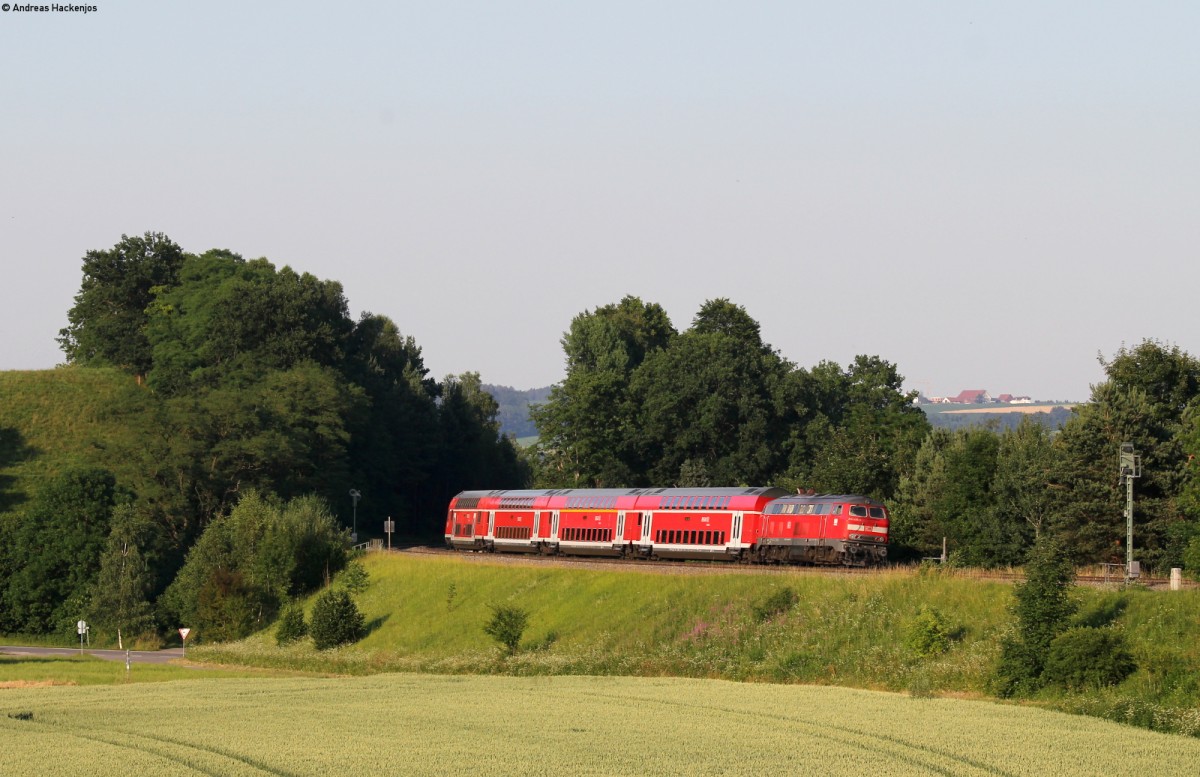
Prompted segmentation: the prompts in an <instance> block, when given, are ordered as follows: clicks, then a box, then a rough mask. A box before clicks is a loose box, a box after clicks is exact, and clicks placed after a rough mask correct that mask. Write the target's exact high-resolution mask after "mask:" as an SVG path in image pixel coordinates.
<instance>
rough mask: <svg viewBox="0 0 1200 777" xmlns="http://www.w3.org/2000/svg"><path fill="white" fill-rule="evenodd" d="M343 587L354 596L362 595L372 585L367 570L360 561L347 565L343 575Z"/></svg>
mask: <svg viewBox="0 0 1200 777" xmlns="http://www.w3.org/2000/svg"><path fill="white" fill-rule="evenodd" d="M341 582H342V587H343V588H345V589H346V590H347V591H349V592H350V593H352V594H361V593H362V592H363V591H365V590H367V587H368V586H369V585H370V576H369V575H368V574H367V568H366V567H364V566H363V564H362V562H361V561H359V560H358V559H354V560H353V561H351V562H349V563H348V564H346V568H345V569H343V570H342V574H341Z"/></svg>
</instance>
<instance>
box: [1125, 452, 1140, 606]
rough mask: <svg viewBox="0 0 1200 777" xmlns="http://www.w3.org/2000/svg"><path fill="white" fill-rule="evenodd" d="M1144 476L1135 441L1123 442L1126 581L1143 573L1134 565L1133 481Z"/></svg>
mask: <svg viewBox="0 0 1200 777" xmlns="http://www.w3.org/2000/svg"><path fill="white" fill-rule="evenodd" d="M1141 476H1142V457H1141V454H1139V453H1138V452H1137V451H1135V450H1134V449H1133V443H1131V442H1126V443H1121V484H1122V485H1124V486H1125V582H1126V583H1128V582H1129V581H1130V580H1132V579H1133V578H1135V577H1138V576H1139V575H1140V574H1141V570H1140V569H1138V568H1135V567H1134V565H1133V481H1134V479H1135V478H1140V477H1141Z"/></svg>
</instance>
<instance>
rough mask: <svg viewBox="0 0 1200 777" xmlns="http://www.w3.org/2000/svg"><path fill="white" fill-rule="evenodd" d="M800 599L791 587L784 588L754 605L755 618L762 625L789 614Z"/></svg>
mask: <svg viewBox="0 0 1200 777" xmlns="http://www.w3.org/2000/svg"><path fill="white" fill-rule="evenodd" d="M798 600H799V597H798V596H796V592H795V591H793V590H792V589H791V588H790V587H788V586H784V587H783V588H780V589H779V590H778V591H776V592H775V593H773V594H771V595H770V596H768V597H767V598H766V599H764V600H763V601H761V602H759V603H758V604H756V605H754V618H755V619H756V620H757V621H759V622H760V623H762V622H765V621H769V620H770V619H771V618H774V617H775V616H776V615H780V614H782V613H785V612H787V611H788V610H790V609H792V607H794V606H795V605H796V602H797V601H798Z"/></svg>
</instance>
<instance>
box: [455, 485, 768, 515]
mask: <svg viewBox="0 0 1200 777" xmlns="http://www.w3.org/2000/svg"><path fill="white" fill-rule="evenodd" d="M787 495H788V492H787V491H784V490H783V489H781V488H770V487H754V488H742V487H732V488H559V489H544V490H536V489H514V490H499V491H463V492H462V493H460V494H458V495H457V496H455V497H454V498H453V499H452V500H451V505H452V506H453V507H455V508H458V509H467V510H473V509H477V508H478V509H501V510H505V509H510V510H512V509H516V510H521V509H523V510H529V509H547V508H549V509H556V508H565V509H584V510H587V509H601V510H603V509H616V510H648V509H649V510H652V509H658V508H659V507H660V506H662V505H664V504H670V505H671V506H673V507H675V508H678V509H690V508H691V507H692V506H693V505H691V504H690V503H688V502H687V500H688V499H689V498H695V499H697V500H702V499H705V498H708V499H712V500H714V501H713V502H711V503H705V506H706V507H707V508H709V509H712V508H716V507H717V505H716V503H715V500H717V499H720V500H721V504H722V505H723V509H732V510H740V509H758V505H761V504H763V503H765V502H769V501H771V500H772V499H778V498H779V497H782V496H787ZM699 504H700V503H699V502H697V503H696V505H695V506H696V507H699ZM685 505H686V507H685Z"/></svg>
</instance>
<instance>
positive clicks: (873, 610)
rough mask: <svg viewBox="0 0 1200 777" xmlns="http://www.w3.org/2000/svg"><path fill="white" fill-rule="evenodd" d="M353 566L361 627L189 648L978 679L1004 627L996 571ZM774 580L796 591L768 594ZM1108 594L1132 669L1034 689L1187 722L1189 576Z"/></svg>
mask: <svg viewBox="0 0 1200 777" xmlns="http://www.w3.org/2000/svg"><path fill="white" fill-rule="evenodd" d="M366 565H367V569H368V571H369V573H370V578H371V585H370V587H369V588H368V590H367V591H366V592H364V593H363V594H361V595H360V596H359V597H358V603H359V606H360V608H361V609H362V611H363V613H364V614H365V616H366V619H367V622H368V625H369V629H370V631H369V633H368V635H367V637H366V638H365V639H364V640H362V641H361V642H360V643H358V644H356V645H354V646H350V647H346V648H341V649H338V650H333V651H327V652H318V651H316V650H314V649H313V647H312V644H311V641H310V640H302V641H301V642H299V643H296V644H294V645H291V646H288V647H286V648H280V647H277V646H276V645H275V643H274V639H273V634H271V633H269V632H264V633H263V634H261V635H258V636H255V637H251V638H250V639H247V640H244V641H242V642H240V643H235V644H229V645H215V646H203V647H197V648H195V649H192V652H191V655H192V656H193V657H194V658H201V659H205V660H214V661H220V662H226V663H243V664H250V665H257V666H268V667H279V668H291V669H303V670H307V671H325V672H340V673H346V674H367V673H374V672H383V671H418V672H434V673H440V674H476V673H499V674H511V675H639V676H675V677H693V678H720V679H728V680H739V681H749V682H771V683H788V684H791V683H805V684H818V685H845V686H853V687H859V688H869V689H879V690H892V691H908V692H909V693H911V694H912V695H914V696H931V695H947V694H952V695H967V696H983V695H987V693H988V687H989V680H990V678H991V675H992V672H993V670H994V667H995V663H996V660H997V658H998V653H999V645H1000V641H1001V639H1002V638H1003V637H1004V635H1006V634H1007V633H1009V632H1010V631H1011V629H1012V628H1013V620H1012V616H1011V615H1010V613H1009V611H1008V605H1009V604H1010V602H1011V599H1012V587H1011V585H1010V584H1008V583H1004V582H996V581H989V580H980V579H971V578H963V577H961V576H959V575H957V574H954V573H948V572H942V571H937V570H934V571H924V572H922V571H918V570H891V571H886V572H880V573H878V574H873V575H855V576H838V575H830V576H827V575H817V574H812V573H811V572H810V571H806V570H795V571H792V572H782V573H779V574H769V575H767V574H755V573H745V574H739V573H736V572H735V573H732V574H713V575H710V574H699V575H685V574H683V575H681V574H661V573H657V572H654V571H649V570H647V571H636V570H635V571H606V570H596V569H589V568H579V567H570V566H565V567H564V566H558V565H555V566H550V565H537V564H528V565H526V564H519V565H514V564H489V563H486V562H480V561H479V560H470V561H468V560H465V559H461V558H450V559H447V558H438V557H422V556H411V555H386V554H376V555H371V556H368V557H367V559H366ZM785 588H787V589H791V591H792V592H794V594H795V603H794V604H792V605H791V606H790V607H787V608H784V609H782V610H779V609H778V608H776V607H775V606H774V605H775V604H777V603H778V602H779V601H786V600H787V598H788V597H785V596H782V595H781V594H780V592H781V591H783V589H785ZM1075 595H1076V596H1077V597H1079V598H1080V599H1081V600H1082V602H1083V604H1084V605H1085V607H1086V606H1087V605H1089V604H1097V603H1099V600H1101V599H1103V598H1104V597H1112V596H1113V594H1112V593H1106V592H1102V591H1098V590H1096V589H1090V588H1079V589H1077V590H1076V592H1075ZM1123 596H1124V597H1126V602H1125V606H1124V607H1123V609H1119V610H1114V612H1115V613H1116V615H1115V617H1116V619H1117V620H1116V622H1115V623H1113V624H1110V625H1109V626H1108V627H1110V628H1124V629H1125V630H1126V632H1127V635H1128V638H1129V643H1130V646H1131V649H1132V650H1133V652H1134V655H1135V658H1136V659H1137V661H1138V666H1139V669H1138V671H1137V672H1136V673H1135V674H1134V675H1133V676H1131V677H1130V678H1129V679H1128V680H1126V681H1125V682H1124V683H1122V684H1121V685H1120V686H1118V687H1117V688H1115V689H1112V690H1111V691H1107V692H1106V693H1105V694H1091V695H1083V696H1081V695H1079V694H1066V693H1063V692H1057V691H1052V690H1050V691H1046V692H1045V693H1043V694H1042V696H1041V697H1039V700H1040V703H1044V704H1049V705H1051V706H1057V707H1060V708H1062V709H1066V710H1070V711H1076V712H1086V713H1087V714H1099V715H1101V716H1103V717H1110V718H1112V719H1114V720H1122V721H1126V722H1128V721H1130V720H1133V721H1134V722H1138V723H1139V724H1142V725H1146V723H1145V719H1147V718H1152V719H1153V720H1154V721H1157V722H1156V723H1154V724H1153V725H1154V727H1156V728H1161V729H1163V730H1169V731H1183V732H1187V733H1191V724H1190V723H1188V721H1189V720H1190V719H1191V718H1190V717H1189V712H1188V711H1189V710H1191V709H1194V708H1195V707H1197V706H1198V702H1200V679H1198V678H1200V672H1198V670H1200V620H1198V619H1197V617H1196V614H1195V613H1196V612H1198V611H1200V591H1198V590H1191V591H1183V592H1151V591H1130V592H1128V593H1126V594H1123ZM768 603H770V604H771V606H766V605H767V604H768ZM503 604H512V605H517V606H520V607H522V608H523V609H525V610H527V611H528V612H529V615H530V618H529V627H528V629H527V630H526V636H525V639H524V641H523V642H522V646H521V649H520V650H519V651H518V652H517V653H516V654H515V655H512V656H508V655H506V654H505V652H504V651H502V650H501V649H500V648H499V647H497V646H496V645H495V644H494V643H493V642H492V640H491V639H490V638H489V637H488V636H487V635H486V634H485V633H484V630H483V627H484V625H485V624H486V623H487V622H488V620H489V618H490V617H491V614H492V610H491V606H492V605H503ZM923 606H925V607H929V608H932V609H934V610H936V611H937V613H938V615H939V618H940V619H941V622H942V623H944V624H945V627H946V630H947V632H948V634H949V635H950V646H949V649H948V650H946V651H945V652H943V653H938V654H936V655H928V656H924V655H919V654H918V651H916V650H914V649H913V648H912V647H911V644H912V641H911V640H910V639H909V636H910V634H911V632H912V630H913V629H915V628H918V627H919V626H918V625H917V623H916V618H917V614H918V613H919V612H920V611H921V608H922V607H923ZM764 613H771V614H769V615H768V616H767V617H765V618H764ZM1130 704H1132V705H1133V707H1134V708H1136V710H1135V712H1130V709H1131V708H1130ZM1192 717H1194V712H1193V713H1192Z"/></svg>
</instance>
